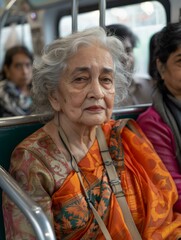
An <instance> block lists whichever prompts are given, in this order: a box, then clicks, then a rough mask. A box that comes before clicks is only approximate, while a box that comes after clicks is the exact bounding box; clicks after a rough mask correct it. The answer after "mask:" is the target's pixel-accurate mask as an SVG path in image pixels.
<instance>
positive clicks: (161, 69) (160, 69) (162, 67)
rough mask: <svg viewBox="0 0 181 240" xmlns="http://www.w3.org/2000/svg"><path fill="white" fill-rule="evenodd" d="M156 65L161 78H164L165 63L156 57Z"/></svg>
mask: <svg viewBox="0 0 181 240" xmlns="http://www.w3.org/2000/svg"><path fill="white" fill-rule="evenodd" d="M156 66H157V69H158V72H159V74H160V76H161V78H162V79H163V80H164V73H165V64H163V63H162V62H161V61H160V59H157V60H156Z"/></svg>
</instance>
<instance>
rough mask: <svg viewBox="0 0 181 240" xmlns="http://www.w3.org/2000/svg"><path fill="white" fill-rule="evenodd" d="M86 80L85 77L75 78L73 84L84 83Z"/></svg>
mask: <svg viewBox="0 0 181 240" xmlns="http://www.w3.org/2000/svg"><path fill="white" fill-rule="evenodd" d="M86 80H87V77H77V78H75V79H74V81H75V82H84V81H86Z"/></svg>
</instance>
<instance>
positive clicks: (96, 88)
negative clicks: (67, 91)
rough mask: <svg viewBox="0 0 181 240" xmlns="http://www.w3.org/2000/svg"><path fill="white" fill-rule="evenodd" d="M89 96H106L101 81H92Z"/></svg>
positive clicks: (98, 97)
mask: <svg viewBox="0 0 181 240" xmlns="http://www.w3.org/2000/svg"><path fill="white" fill-rule="evenodd" d="M88 96H89V97H94V98H97V99H100V98H103V97H104V91H103V88H102V86H101V84H100V82H99V80H95V81H92V83H91V85H90V89H89V94H88Z"/></svg>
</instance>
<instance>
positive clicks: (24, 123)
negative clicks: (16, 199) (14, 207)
mask: <svg viewBox="0 0 181 240" xmlns="http://www.w3.org/2000/svg"><path fill="white" fill-rule="evenodd" d="M149 106H150V104H140V105H133V106H129V107H124V108H121V109H114V110H113V114H112V118H113V119H115V120H117V119H121V118H133V119H135V120H136V118H137V117H138V115H139V114H140V113H142V112H143V111H145V110H146V109H147V108H148V107H149ZM50 118H51V115H49V114H48V115H46V114H45V115H30V116H23V117H22V116H20V117H12V118H1V119H0V166H2V167H3V168H4V169H5V170H7V171H8V169H9V165H10V156H11V153H12V151H13V149H14V148H15V147H16V145H18V143H20V142H21V141H22V140H23V139H24V138H26V137H27V136H28V135H30V134H31V133H33V132H34V131H36V130H37V129H39V128H40V127H41V126H43V123H42V122H41V121H40V119H44V120H45V121H47V120H49V119H50ZM0 206H1V208H0V229H1V230H0V231H1V235H0V240H5V233H4V223H3V214H2V190H1V189H0Z"/></svg>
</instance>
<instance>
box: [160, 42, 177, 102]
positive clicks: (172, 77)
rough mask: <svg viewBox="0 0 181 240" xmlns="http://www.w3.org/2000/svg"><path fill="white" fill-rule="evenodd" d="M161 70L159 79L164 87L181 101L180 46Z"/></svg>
mask: <svg viewBox="0 0 181 240" xmlns="http://www.w3.org/2000/svg"><path fill="white" fill-rule="evenodd" d="M162 68H163V69H161V77H162V79H163V80H164V83H165V85H166V87H167V88H168V90H169V91H170V92H171V93H172V94H173V95H174V96H175V97H176V98H179V99H181V46H180V47H179V48H178V49H177V50H176V51H175V52H173V53H172V54H170V56H169V58H168V60H167V62H166V64H165V65H164V66H162Z"/></svg>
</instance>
